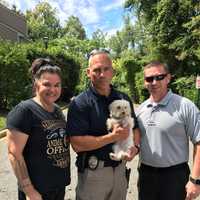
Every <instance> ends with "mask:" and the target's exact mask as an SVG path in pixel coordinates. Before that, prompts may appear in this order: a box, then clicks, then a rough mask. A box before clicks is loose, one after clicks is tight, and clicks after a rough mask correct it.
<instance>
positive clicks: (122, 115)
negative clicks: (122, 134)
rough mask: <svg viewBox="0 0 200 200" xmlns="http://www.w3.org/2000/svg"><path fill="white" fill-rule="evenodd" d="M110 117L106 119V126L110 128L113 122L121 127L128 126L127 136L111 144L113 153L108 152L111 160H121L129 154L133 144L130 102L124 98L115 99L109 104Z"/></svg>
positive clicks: (132, 121)
mask: <svg viewBox="0 0 200 200" xmlns="http://www.w3.org/2000/svg"><path fill="white" fill-rule="evenodd" d="M109 110H110V118H108V119H107V128H108V130H111V129H112V128H113V125H114V124H116V123H117V124H120V125H121V126H122V127H126V126H128V127H129V128H130V129H129V130H130V131H129V136H128V138H126V139H125V140H122V141H118V142H116V143H115V144H114V145H113V153H110V158H111V159H112V160H117V161H119V160H123V159H124V157H125V156H129V149H130V147H132V146H133V133H132V129H133V126H134V119H133V118H132V117H131V107H130V103H129V102H128V101H126V100H124V99H121V100H115V101H113V102H112V103H111V104H110V105H109Z"/></svg>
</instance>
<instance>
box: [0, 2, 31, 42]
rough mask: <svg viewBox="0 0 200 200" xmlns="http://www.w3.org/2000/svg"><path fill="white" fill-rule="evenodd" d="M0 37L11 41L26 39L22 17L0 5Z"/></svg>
mask: <svg viewBox="0 0 200 200" xmlns="http://www.w3.org/2000/svg"><path fill="white" fill-rule="evenodd" d="M0 37H1V38H2V39H8V40H12V41H20V40H21V39H22V38H24V39H25V38H27V25H26V19H25V17H24V16H21V15H18V14H17V13H15V12H14V11H12V10H10V9H8V8H6V7H5V6H3V5H1V4H0Z"/></svg>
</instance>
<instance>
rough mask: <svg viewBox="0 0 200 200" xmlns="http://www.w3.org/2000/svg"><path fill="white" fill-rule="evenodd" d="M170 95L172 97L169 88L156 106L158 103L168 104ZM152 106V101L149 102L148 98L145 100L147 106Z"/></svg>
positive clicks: (161, 104)
mask: <svg viewBox="0 0 200 200" xmlns="http://www.w3.org/2000/svg"><path fill="white" fill-rule="evenodd" d="M171 97H172V91H171V90H169V91H168V92H167V94H166V95H165V97H164V98H163V99H162V100H161V101H160V102H158V103H157V106H159V105H160V106H166V105H167V104H168V102H169V100H170V99H171ZM153 106H154V105H153V103H152V102H151V100H150V98H149V99H148V100H147V107H153Z"/></svg>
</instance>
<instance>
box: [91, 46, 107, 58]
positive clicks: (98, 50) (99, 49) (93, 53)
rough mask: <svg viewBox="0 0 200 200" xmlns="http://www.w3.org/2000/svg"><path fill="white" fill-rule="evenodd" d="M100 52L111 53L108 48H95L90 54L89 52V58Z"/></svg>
mask: <svg viewBox="0 0 200 200" xmlns="http://www.w3.org/2000/svg"><path fill="white" fill-rule="evenodd" d="M100 53H107V54H110V51H109V50H108V49H106V48H98V49H93V50H92V51H91V52H90V53H89V54H87V58H88V59H89V58H90V57H91V56H94V55H97V54H100Z"/></svg>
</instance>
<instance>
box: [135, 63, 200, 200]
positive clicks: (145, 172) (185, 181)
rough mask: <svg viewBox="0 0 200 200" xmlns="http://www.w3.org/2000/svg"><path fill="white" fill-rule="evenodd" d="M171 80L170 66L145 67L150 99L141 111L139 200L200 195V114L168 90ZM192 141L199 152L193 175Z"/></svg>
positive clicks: (187, 102) (189, 102)
mask: <svg viewBox="0 0 200 200" xmlns="http://www.w3.org/2000/svg"><path fill="white" fill-rule="evenodd" d="M170 78H171V75H170V73H169V70H168V67H167V65H166V64H163V63H160V62H157V61H155V62H151V63H150V64H148V65H147V66H145V67H144V84H145V87H146V88H147V89H148V91H149V93H150V97H149V99H148V100H146V101H145V102H143V103H142V104H141V106H140V107H139V108H138V111H137V117H138V123H139V127H140V129H141V134H142V137H141V152H140V163H141V164H140V167H139V181H138V189H139V200H185V199H187V200H191V199H195V198H196V197H197V196H198V195H199V193H200V145H199V141H200V112H199V110H198V108H197V107H196V106H195V105H194V104H193V103H192V102H191V101H190V100H188V99H186V98H184V97H181V96H179V95H176V94H174V93H173V92H172V91H170V90H169V89H168V84H169V82H170ZM189 139H190V140H191V141H192V143H193V144H194V149H195V151H194V155H193V156H194V163H193V167H192V170H191V174H190V171H189V167H188V164H187V163H188V157H189ZM189 174H190V178H189Z"/></svg>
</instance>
